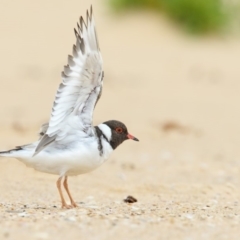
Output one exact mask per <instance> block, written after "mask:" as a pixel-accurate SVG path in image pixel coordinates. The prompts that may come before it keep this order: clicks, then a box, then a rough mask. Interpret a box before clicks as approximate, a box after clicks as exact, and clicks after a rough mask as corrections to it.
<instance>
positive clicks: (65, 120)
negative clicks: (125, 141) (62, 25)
mask: <svg viewBox="0 0 240 240" xmlns="http://www.w3.org/2000/svg"><path fill="white" fill-rule="evenodd" d="M77 26H78V28H77V30H76V29H74V31H75V35H76V45H73V54H72V56H68V65H67V66H65V67H64V71H63V72H62V83H61V84H60V86H59V88H58V91H57V94H56V97H55V101H54V104H53V108H52V114H51V118H50V121H49V124H48V125H45V126H44V132H43V137H42V138H41V140H40V142H39V144H38V146H37V148H36V150H35V155H36V154H37V153H38V152H40V151H41V150H42V149H43V148H44V147H46V146H47V145H49V144H50V143H52V142H53V141H59V140H62V139H64V138H65V137H66V136H67V135H69V134H70V135H71V132H74V131H75V132H76V131H78V132H80V134H81V131H82V133H85V134H92V133H91V131H92V115H93V110H94V107H95V105H96V103H97V101H98V100H99V98H100V96H101V91H102V80H103V71H102V56H101V53H100V49H99V45H98V40H97V34H96V30H95V24H94V19H93V15H92V7H91V10H90V14H89V13H88V11H87V20H86V23H85V22H84V20H83V18H82V17H80V24H77Z"/></svg>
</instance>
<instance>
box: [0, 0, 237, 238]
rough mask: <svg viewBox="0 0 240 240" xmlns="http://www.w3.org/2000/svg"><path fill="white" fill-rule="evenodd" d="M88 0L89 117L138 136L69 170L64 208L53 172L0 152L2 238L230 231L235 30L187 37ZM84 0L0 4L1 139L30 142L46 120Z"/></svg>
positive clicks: (144, 16)
mask: <svg viewBox="0 0 240 240" xmlns="http://www.w3.org/2000/svg"><path fill="white" fill-rule="evenodd" d="M91 3H92V4H93V6H94V12H95V20H96V23H97V30H98V36H99V41H100V47H101V51H102V55H103V59H104V70H105V79H104V81H105V82H104V91H103V95H102V98H101V100H100V101H99V103H98V106H97V108H96V111H95V113H94V124H98V123H100V122H103V121H106V120H110V119H118V120H121V121H123V122H124V123H126V125H127V126H128V129H129V132H130V133H131V134H133V135H135V136H136V137H137V138H139V139H140V142H133V141H128V142H125V143H124V144H123V145H121V146H120V147H119V148H118V149H117V150H116V151H115V152H114V153H113V154H112V156H111V157H110V159H109V160H108V161H107V162H106V163H105V164H104V165H103V166H101V167H100V168H99V169H97V170H96V171H94V172H92V173H89V174H86V175H82V176H77V177H72V178H70V180H69V187H70V189H71V192H72V195H73V197H74V199H75V200H76V202H77V203H78V205H79V207H78V208H77V209H71V210H65V209H61V208H60V206H61V205H60V198H59V196H58V192H57V188H56V185H55V183H56V180H57V178H58V177H57V176H54V175H48V174H44V173H40V172H36V171H34V170H32V169H30V168H27V167H26V166H25V165H23V164H22V163H20V162H18V161H17V160H15V159H1V160H0V239H97V240H98V239H104V240H105V239H116V240H118V239H186V240H189V239H239V234H240V228H239V224H240V202H239V201H240V153H239V140H240V136H239V133H240V124H239V121H240V111H239V100H240V97H239V88H240V81H239V79H240V71H239V62H240V42H239V38H238V37H237V36H236V35H234V34H231V36H230V35H229V36H228V35H226V36H211V37H204V38H197V37H190V36H187V35H185V34H184V33H182V32H181V31H180V30H179V29H176V27H175V26H173V25H172V24H171V23H169V22H168V21H167V20H166V19H165V18H164V17H163V16H162V17H161V16H158V15H154V14H152V13H148V12H142V13H141V12H129V13H126V14H123V15H119V16H114V14H113V13H112V12H111V11H109V9H108V8H107V7H106V4H105V3H104V1H97V0H95V1H91ZM91 3H90V1H83V0H82V1H74V0H72V1H55V0H53V1H48V2H47V1H46V2H44V1H29V0H23V1H21V2H20V1H19V2H11V3H10V2H3V3H2V5H1V8H0V29H1V38H0V62H1V71H0V81H1V88H0V103H1V104H0V146H1V147H0V149H2V150H5V149H8V148H12V147H14V146H16V145H21V144H25V143H29V142H31V141H34V140H36V138H37V132H38V129H39V128H40V126H41V124H42V123H44V122H46V121H48V118H49V116H50V110H51V107H52V101H53V99H54V94H55V92H56V89H57V86H58V84H59V82H60V73H61V71H62V69H63V65H65V64H66V61H67V55H68V54H70V53H71V46H72V44H73V43H74V34H73V27H75V24H76V21H77V18H78V17H79V16H80V15H82V14H85V10H86V9H87V8H88V7H89V6H90V4H91ZM128 195H132V196H133V197H135V198H136V199H137V202H136V203H133V204H128V203H125V202H124V201H123V199H125V198H126V197H127V196H128Z"/></svg>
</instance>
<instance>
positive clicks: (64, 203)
mask: <svg viewBox="0 0 240 240" xmlns="http://www.w3.org/2000/svg"><path fill="white" fill-rule="evenodd" d="M61 180H62V177H60V178H59V179H58V180H57V188H58V191H59V194H60V198H61V201H62V208H72V206H71V205H67V203H66V202H65V199H64V197H63V193H62V189H61Z"/></svg>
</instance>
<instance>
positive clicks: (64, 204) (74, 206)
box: [62, 202, 78, 209]
mask: <svg viewBox="0 0 240 240" xmlns="http://www.w3.org/2000/svg"><path fill="white" fill-rule="evenodd" d="M76 207H78V205H77V204H76V203H75V202H72V203H71V204H70V205H69V204H67V203H62V208H66V209H71V208H76Z"/></svg>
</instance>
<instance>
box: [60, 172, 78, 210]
mask: <svg viewBox="0 0 240 240" xmlns="http://www.w3.org/2000/svg"><path fill="white" fill-rule="evenodd" d="M67 180H68V177H67V176H66V177H65V179H64V182H63V186H64V188H65V190H66V192H67V194H68V197H69V199H70V201H71V206H72V207H77V204H76V203H75V202H74V200H73V198H72V196H71V194H70V191H69V189H68V182H67Z"/></svg>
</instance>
